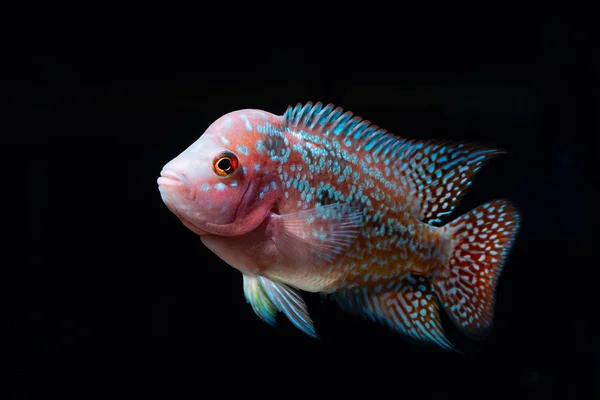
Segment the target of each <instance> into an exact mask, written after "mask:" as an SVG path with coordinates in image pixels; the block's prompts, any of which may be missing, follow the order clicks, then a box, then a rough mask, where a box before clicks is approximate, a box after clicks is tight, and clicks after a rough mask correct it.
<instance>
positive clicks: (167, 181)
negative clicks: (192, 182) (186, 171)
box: [156, 170, 188, 187]
mask: <svg viewBox="0 0 600 400" xmlns="http://www.w3.org/2000/svg"><path fill="white" fill-rule="evenodd" d="M187 181H188V180H187V178H186V177H185V175H183V174H180V173H177V172H174V171H170V170H162V171H160V176H159V177H158V179H157V180H156V183H158V186H164V187H169V186H171V187H173V186H182V185H185V184H187Z"/></svg>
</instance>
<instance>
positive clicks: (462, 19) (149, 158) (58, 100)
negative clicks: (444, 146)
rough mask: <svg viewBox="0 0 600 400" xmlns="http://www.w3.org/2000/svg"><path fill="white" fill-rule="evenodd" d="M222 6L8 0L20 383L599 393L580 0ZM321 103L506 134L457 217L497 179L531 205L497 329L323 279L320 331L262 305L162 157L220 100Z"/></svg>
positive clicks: (492, 139) (435, 395)
mask: <svg viewBox="0 0 600 400" xmlns="http://www.w3.org/2000/svg"><path fill="white" fill-rule="evenodd" d="M486 4H487V3H486ZM223 5H224V8H222V9H221V8H219V7H218V6H219V5H218V4H212V3H211V4H210V5H209V4H208V3H207V4H197V5H196V6H197V7H194V8H176V7H175V6H173V5H170V6H165V5H163V6H150V5H148V4H139V5H134V4H133V3H131V4H128V5H127V6H124V5H122V4H121V5H119V6H114V7H109V6H108V5H106V4H104V5H102V6H100V5H99V6H97V7H93V6H91V5H89V4H87V3H86V5H85V6H75V5H68V6H67V5H65V6H58V5H56V4H52V5H50V4H48V5H46V6H39V5H35V6H34V5H30V6H28V5H25V4H22V3H21V5H20V6H19V7H16V6H15V5H14V4H13V5H12V6H11V7H12V9H11V11H12V10H16V11H18V15H19V18H17V19H15V20H12V21H10V22H13V23H14V22H15V21H16V23H15V24H14V29H13V30H11V35H10V36H7V38H8V39H9V40H7V45H6V48H5V51H4V54H5V60H6V61H7V62H5V66H8V67H9V72H8V73H7V74H6V75H5V78H6V79H5V80H4V83H5V86H4V87H5V89H6V90H5V91H4V93H5V94H8V96H7V99H8V104H9V107H8V108H7V109H8V110H9V115H10V116H9V119H8V120H9V121H14V122H15V123H14V125H13V126H11V127H10V128H8V129H7V130H6V131H5V135H3V137H2V153H3V155H4V159H5V160H6V163H5V166H4V168H3V172H4V176H5V179H6V181H5V182H6V184H7V186H5V188H7V190H6V192H5V194H4V195H3V197H4V198H5V199H6V200H8V204H9V206H8V207H6V208H5V213H6V217H7V218H6V220H9V219H11V220H12V219H14V220H15V222H16V225H15V226H16V227H15V229H14V230H12V231H9V232H5V233H8V234H9V235H11V233H12V235H13V236H14V237H15V238H23V239H24V240H18V243H19V245H21V244H22V246H14V247H13V246H12V244H11V243H12V242H11V241H5V243H7V244H9V246H8V247H10V248H12V249H16V250H18V251H17V255H16V257H14V258H12V259H10V258H7V260H10V262H8V261H7V262H6V263H5V262H3V265H4V266H3V269H4V268H6V270H5V271H4V272H3V274H5V276H6V279H3V280H2V287H3V288H4V289H3V291H2V296H3V298H4V301H3V303H2V304H1V305H0V307H1V308H2V312H3V313H4V315H5V317H4V318H3V319H2V331H3V332H2V337H3V339H2V343H1V344H2V348H1V349H0V350H1V351H2V353H1V355H2V358H3V359H4V360H5V361H6V362H7V365H8V367H9V368H8V370H9V371H10V372H11V375H6V376H7V379H8V380H9V381H10V383H13V382H14V383H16V389H15V391H11V392H10V395H9V396H8V397H7V398H10V396H12V395H14V396H20V397H18V398H28V396H31V397H35V398H46V397H47V396H48V395H49V394H53V393H57V394H58V393H60V394H62V395H65V394H74V395H76V396H77V397H78V398H89V397H91V396H93V395H95V394H98V393H107V395H110V396H112V397H118V398H120V397H130V396H132V397H133V398H195V397H202V396H214V397H217V396H224V395H226V396H234V395H236V396H237V395H244V396H245V395H250V396H264V395H268V394H271V395H275V396H288V395H298V396H306V397H309V396H310V397H311V398H312V397H315V396H316V397H318V396H319V395H324V396H325V395H327V396H342V395H348V394H352V395H356V396H373V397H375V396H393V397H398V398H406V397H407V396H413V397H414V396H416V398H432V399H447V398H458V397H459V396H460V397H475V396H476V397H482V396H483V397H484V398H485V397H488V396H492V397H493V396H495V395H503V396H506V395H508V396H521V397H523V398H535V399H538V398H539V399H542V398H543V399H547V398H560V399H565V398H568V399H575V398H592V397H593V396H594V395H593V393H595V394H596V396H597V395H598V394H599V393H600V387H599V384H598V379H599V378H600V377H599V371H600V369H599V365H598V362H599V359H600V354H599V352H600V349H599V347H598V346H599V343H600V342H599V340H598V337H597V336H595V333H596V332H597V330H596V327H595V326H594V320H595V317H594V316H595V315H597V311H596V309H595V307H594V305H595V304H594V302H595V301H597V300H596V299H595V297H596V296H594V293H595V292H594V291H593V288H588V286H590V287H592V286H593V280H594V279H595V278H593V276H594V273H595V271H593V270H595V269H597V268H596V267H595V264H597V259H594V258H590V257H589V255H591V254H592V252H591V250H592V249H593V247H594V246H597V244H596V243H595V242H596V241H595V237H596V236H597V235H595V234H594V233H593V232H594V231H592V228H591V225H592V220H593V215H594V214H593V213H591V212H590V210H591V208H592V204H593V203H595V202H596V201H595V200H594V194H595V193H594V189H595V187H594V186H593V184H592V178H591V175H592V171H593V168H592V167H591V165H592V163H593V156H592V154H593V152H594V151H595V150H597V146H598V144H597V130H596V129H595V128H594V129H590V128H587V127H586V125H585V124H586V122H585V121H583V117H584V115H583V114H585V113H586V111H585V110H586V108H585V106H583V102H582V101H580V98H579V97H578V96H577V95H578V94H579V93H580V92H581V91H582V90H589V88H590V87H594V86H595V82H596V81H595V80H593V79H592V77H591V76H589V75H588V73H589V72H593V69H592V68H590V65H592V64H590V61H593V60H592V59H588V58H587V53H588V51H589V48H588V47H587V46H589V45H590V44H591V43H590V42H591V41H590V40H589V39H588V35H587V34H588V33H590V32H587V31H586V26H585V25H584V24H582V23H581V21H580V20H578V19H577V18H576V14H575V11H574V9H572V8H569V7H565V6H564V5H563V6H560V7H559V6H558V5H557V6H556V7H553V6H551V5H544V6H543V7H542V6H539V7H538V6H537V5H533V4H531V5H529V6H524V5H523V4H521V5H511V4H507V3H497V4H488V5H485V6H481V5H479V6H465V7H462V8H459V7H457V6H455V5H453V6H451V7H450V6H446V7H442V6H440V5H438V4H436V3H427V4H424V5H423V6H422V8H421V9H417V7H412V6H411V7H409V6H408V5H406V4H400V3H390V4H388V5H375V4H373V5H367V4H360V5H358V4H357V8H356V9H353V8H352V7H350V6H349V5H345V6H344V7H339V8H337V9H333V8H332V9H331V10H326V7H325V6H324V5H323V4H319V3H305V4H302V3H298V4H274V5H272V6H265V7H264V8H259V7H258V6H255V5H251V6H247V8H240V6H241V4H240V5H235V4H233V3H232V4H223ZM284 6H285V7H287V6H289V10H288V9H285V7H284ZM30 7H31V8H30ZM211 7H212V8H211ZM271 13H272V14H271ZM9 19H11V18H10V16H9ZM308 100H312V101H323V102H325V103H328V102H331V103H334V104H336V105H340V106H342V107H344V108H345V109H348V110H351V111H353V112H354V113H355V114H356V115H360V116H362V117H363V118H365V119H369V120H371V121H373V122H374V123H376V124H378V125H380V126H382V127H384V128H386V129H388V130H390V131H392V132H394V133H396V134H399V135H402V136H406V137H411V138H430V137H435V138H440V139H452V140H464V141H471V142H479V143H483V144H486V145H489V146H495V147H501V148H504V149H507V150H509V151H510V152H511V154H510V155H507V156H503V157H501V158H498V159H495V160H494V161H493V162H492V163H491V164H489V165H488V166H486V167H485V168H484V169H483V170H482V171H481V172H480V173H479V174H478V175H477V177H476V180H475V182H474V183H473V185H472V187H471V189H470V190H469V192H468V193H467V195H466V197H465V198H464V200H463V202H462V203H461V205H460V207H459V208H458V210H457V211H456V212H455V214H453V215H454V216H458V215H460V214H461V213H463V212H466V211H468V210H470V209H471V208H473V207H476V206H477V205H479V204H481V203H483V202H485V201H488V200H491V199H494V198H509V199H511V200H513V201H515V202H516V203H517V205H518V206H519V207H520V209H521V212H522V229H521V231H520V233H519V236H518V237H517V241H516V245H515V247H514V249H513V251H512V252H511V255H510V258H509V259H508V262H507V264H506V265H505V269H504V272H503V274H502V278H501V280H500V283H499V286H498V298H497V306H496V316H495V321H494V329H493V331H492V334H491V335H490V336H489V337H488V338H487V340H485V341H483V342H473V341H470V340H469V339H467V338H465V337H464V336H462V335H461V334H460V333H458V332H457V331H456V330H455V328H454V327H453V326H452V325H451V324H450V323H449V321H448V319H447V318H445V319H444V326H445V328H446V330H447V332H448V336H449V337H450V339H451V340H452V341H453V342H454V343H455V344H456V345H457V346H459V347H460V348H461V349H462V350H463V351H464V352H465V355H464V356H459V355H455V354H450V353H446V352H443V351H441V350H437V349H430V348H423V347H419V346H415V345H413V344H411V343H408V342H406V341H404V340H403V339H402V338H401V337H398V336H397V335H395V334H394V333H392V332H390V331H388V330H387V329H386V328H384V327H380V326H378V325H374V324H372V323H370V322H367V321H363V320H360V319H358V318H355V317H353V316H349V315H347V314H343V313H341V312H339V311H338V310H337V308H336V307H335V306H334V305H333V304H331V303H328V302H323V301H321V300H320V298H319V296H317V295H306V296H305V298H306V299H307V302H308V305H309V309H310V311H311V315H312V316H313V319H314V320H315V323H316V327H317V330H318V332H319V333H320V335H321V337H322V340H320V341H315V340H313V339H310V338H308V337H306V336H304V335H303V334H302V333H301V332H299V331H297V330H296V329H295V328H293V327H292V326H291V324H290V323H289V322H288V321H287V320H285V319H284V318H280V320H279V326H278V327H277V328H273V327H270V326H268V325H266V324H264V323H262V322H261V321H260V320H259V319H258V318H257V317H256V316H255V315H254V314H253V312H252V310H251V308H250V306H249V305H247V304H246V303H245V301H244V297H243V291H242V285H241V282H242V278H241V275H240V273H239V272H237V271H235V270H233V269H232V268H230V267H228V266H227V265H225V264H224V263H223V262H221V261H220V260H219V259H218V258H217V257H216V256H214V255H212V254H211V253H209V252H208V251H207V250H206V249H205V248H203V246H202V244H201V243H200V241H199V240H198V238H197V237H196V236H194V234H193V233H191V232H190V231H188V230H187V229H186V228H184V227H183V225H181V223H180V222H179V221H177V219H176V218H175V216H174V215H172V214H171V213H170V212H169V211H168V210H167V208H166V207H165V206H164V205H163V203H162V202H161V199H160V196H159V193H158V190H157V185H156V178H157V176H158V173H159V171H160V169H161V167H162V166H163V165H164V164H165V163H166V162H168V161H169V160H170V159H171V158H173V157H175V156H176V155H177V154H179V152H181V151H182V150H183V149H184V148H185V147H187V146H188V145H189V144H190V143H192V142H193V141H194V140H196V139H197V138H198V137H199V135H200V134H201V133H202V132H203V131H204V130H205V129H206V128H207V127H208V125H209V124H210V123H211V122H212V121H214V120H215V119H217V118H218V117H220V116H221V115H223V114H225V113H227V112H229V111H233V110H236V109H240V108H258V109H263V110H266V111H269V112H273V113H276V114H281V113H283V112H284V111H285V109H286V107H287V106H288V105H295V104H296V103H297V102H305V101H308ZM587 104H588V105H589V104H590V103H587ZM592 104H593V103H592ZM587 115H588V117H589V115H593V114H587ZM12 182H14V185H13V184H12ZM13 232H14V233H13ZM9 250H10V249H9ZM12 273H14V276H13V275H12ZM596 283H597V279H596ZM13 376H14V379H13V378H12V377H13ZM55 376H56V377H58V378H55ZM8 377H10V378H8ZM36 395H37V396H36ZM2 398H5V397H2Z"/></svg>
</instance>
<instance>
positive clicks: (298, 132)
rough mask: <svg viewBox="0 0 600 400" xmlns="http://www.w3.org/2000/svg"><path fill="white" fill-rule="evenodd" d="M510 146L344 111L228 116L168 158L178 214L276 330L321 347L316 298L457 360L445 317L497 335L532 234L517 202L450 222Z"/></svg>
mask: <svg viewBox="0 0 600 400" xmlns="http://www.w3.org/2000/svg"><path fill="white" fill-rule="evenodd" d="M505 153H506V151H504V150H501V149H495V148H491V147H488V146H484V145H481V144H475V143H464V142H460V141H452V140H441V139H410V138H404V137H401V136H399V135H396V134H394V133H392V132H389V131H387V130H386V129H384V128H380V127H379V126H377V125H375V124H373V123H371V122H370V121H369V120H366V119H363V118H361V117H360V116H356V115H354V113H352V112H351V111H347V110H344V109H343V108H342V107H339V106H335V105H334V104H327V105H325V103H323V102H315V103H313V102H312V101H308V102H306V103H298V104H296V105H295V106H291V105H290V106H288V107H287V109H286V111H285V113H283V114H282V115H276V114H272V113H270V112H267V111H263V110H258V109H243V110H237V111H232V112H229V113H226V114H225V115H223V116H222V117H220V118H218V119H217V120H216V121H214V122H213V123H212V124H211V125H210V126H209V127H208V128H207V129H206V131H205V132H204V133H203V134H201V135H200V137H199V138H198V139H197V140H196V141H195V142H193V143H192V144H191V145H189V147H187V148H186V149H184V150H183V151H182V152H181V153H180V154H179V155H177V156H176V157H175V158H173V159H172V160H171V161H169V162H167V163H166V164H165V165H164V167H163V168H162V170H161V172H160V177H159V178H158V181H157V182H158V189H159V192H160V196H161V199H162V201H163V202H164V204H165V205H166V207H167V208H168V210H170V211H171V212H172V213H173V214H175V216H176V217H177V218H178V219H179V220H180V221H181V222H182V223H183V225H184V226H186V227H187V228H188V229H189V230H191V231H192V232H194V233H195V234H196V235H198V236H199V237H200V240H201V242H202V243H203V245H204V246H205V247H206V248H208V249H209V250H210V251H212V252H213V253H214V254H216V255H217V256H218V257H219V258H220V259H221V260H222V261H223V262H224V263H225V264H228V265H229V266H231V267H233V268H235V269H237V270H238V271H240V272H241V274H242V281H243V285H242V286H243V291H244V296H245V300H246V301H247V303H249V305H250V306H251V308H252V309H253V310H254V312H255V313H256V315H257V316H258V317H259V318H260V319H261V320H263V321H264V322H265V323H268V324H270V325H274V326H275V325H276V324H277V316H278V314H280V313H282V314H283V315H285V316H286V317H287V318H288V319H289V321H290V322H291V323H292V324H293V325H294V326H295V327H297V328H298V329H299V330H300V331H302V332H304V333H305V334H307V335H309V336H312V337H315V338H320V335H318V334H317V331H316V329H315V326H314V325H315V324H314V322H313V320H312V319H311V316H310V314H309V311H308V308H307V306H306V302H305V301H304V297H303V296H305V295H303V292H306V293H320V294H321V295H322V296H324V297H326V298H328V299H331V300H332V301H333V302H335V303H337V305H338V306H339V309H340V311H341V312H348V313H352V314H353V315H355V316H358V317H359V318H360V317H362V318H365V319H367V320H371V321H373V322H374V323H379V324H382V325H385V326H387V327H389V328H390V329H392V330H393V331H395V332H397V333H399V335H400V336H402V337H404V338H405V339H407V340H409V341H414V342H416V343H421V344H425V345H433V346H437V347H438V348H441V349H445V350H455V351H458V350H457V349H456V348H455V346H454V345H453V344H452V343H450V341H449V340H448V338H447V335H446V333H445V330H444V327H443V326H442V322H441V317H440V309H443V310H444V311H445V313H446V314H447V315H448V316H449V319H450V320H451V321H452V323H453V325H454V326H455V327H456V328H457V329H458V330H459V331H460V332H462V333H464V334H465V335H467V336H468V337H470V338H473V339H478V340H481V339H484V338H485V337H486V336H487V335H488V334H489V332H490V330H491V326H492V322H493V318H494V308H495V301H496V300H495V299H496V287H497V283H498V280H499V277H500V275H501V271H502V269H503V266H504V264H505V263H506V260H507V257H508V255H509V252H510V250H511V248H512V247H513V245H514V242H515V238H516V235H517V232H518V229H519V225H520V214H519V211H518V209H517V206H516V205H515V204H514V202H512V201H511V200H507V199H495V200H490V201H488V202H486V203H485V204H482V205H480V206H478V207H476V208H474V209H472V210H471V211H469V212H466V213H465V214H463V215H461V216H458V217H455V218H454V219H451V218H450V217H449V216H450V214H451V213H452V211H453V210H454V209H455V208H456V207H457V205H458V204H459V202H460V200H461V199H462V198H463V196H464V195H465V193H466V191H467V189H468V188H469V187H470V186H471V184H472V182H473V180H474V176H475V175H476V173H477V171H479V170H480V169H481V168H482V167H483V166H484V165H485V164H486V163H488V162H489V161H490V160H491V159H493V158H494V157H496V156H498V155H501V154H505Z"/></svg>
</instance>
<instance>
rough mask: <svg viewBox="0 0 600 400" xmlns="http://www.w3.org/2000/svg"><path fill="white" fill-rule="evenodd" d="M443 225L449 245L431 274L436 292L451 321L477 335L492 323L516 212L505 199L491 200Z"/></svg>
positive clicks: (461, 328)
mask: <svg viewBox="0 0 600 400" xmlns="http://www.w3.org/2000/svg"><path fill="white" fill-rule="evenodd" d="M443 229H444V230H445V231H446V232H447V233H449V234H450V237H451V238H452V243H453V248H452V253H451V256H450V259H449V265H448V268H445V269H443V270H441V271H439V272H438V273H437V274H436V275H435V276H434V278H433V284H434V287H435V291H436V294H437V296H438V298H439V300H440V302H441V303H442V305H443V307H444V309H445V310H446V312H447V313H448V315H449V316H450V318H451V319H452V321H453V322H454V323H455V324H456V326H457V327H458V328H459V329H460V330H461V331H463V332H464V333H465V334H467V335H468V336H470V337H472V338H476V339H481V338H483V337H484V336H486V335H487V333H488V332H489V330H490V328H491V326H492V319H493V315H494V301H495V291H496V284H497V281H498V277H499V275H500V272H501V270H502V266H503V264H504V262H505V259H506V257H507V255H508V252H509V251H510V249H511V247H512V245H513V242H514V239H515V236H516V233H517V231H518V229H519V213H518V211H517V210H516V208H515V207H514V206H513V205H512V204H511V203H510V202H508V201H506V200H495V201H491V202H489V203H486V204H484V205H481V206H479V207H477V208H475V209H474V210H471V211H470V212H468V213H466V214H464V215H463V216H461V217H459V218H457V219H455V220H454V221H452V222H450V223H448V224H447V225H445V226H444V227H443Z"/></svg>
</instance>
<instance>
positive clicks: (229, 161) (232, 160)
mask: <svg viewBox="0 0 600 400" xmlns="http://www.w3.org/2000/svg"><path fill="white" fill-rule="evenodd" d="M238 164H239V163H238V159H237V157H236V155H235V154H233V153H230V152H224V153H221V154H219V155H218V156H217V157H215V159H214V160H213V170H214V171H215V173H216V174H217V175H219V176H229V175H231V174H233V173H234V172H235V171H236V170H237V167H238Z"/></svg>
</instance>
